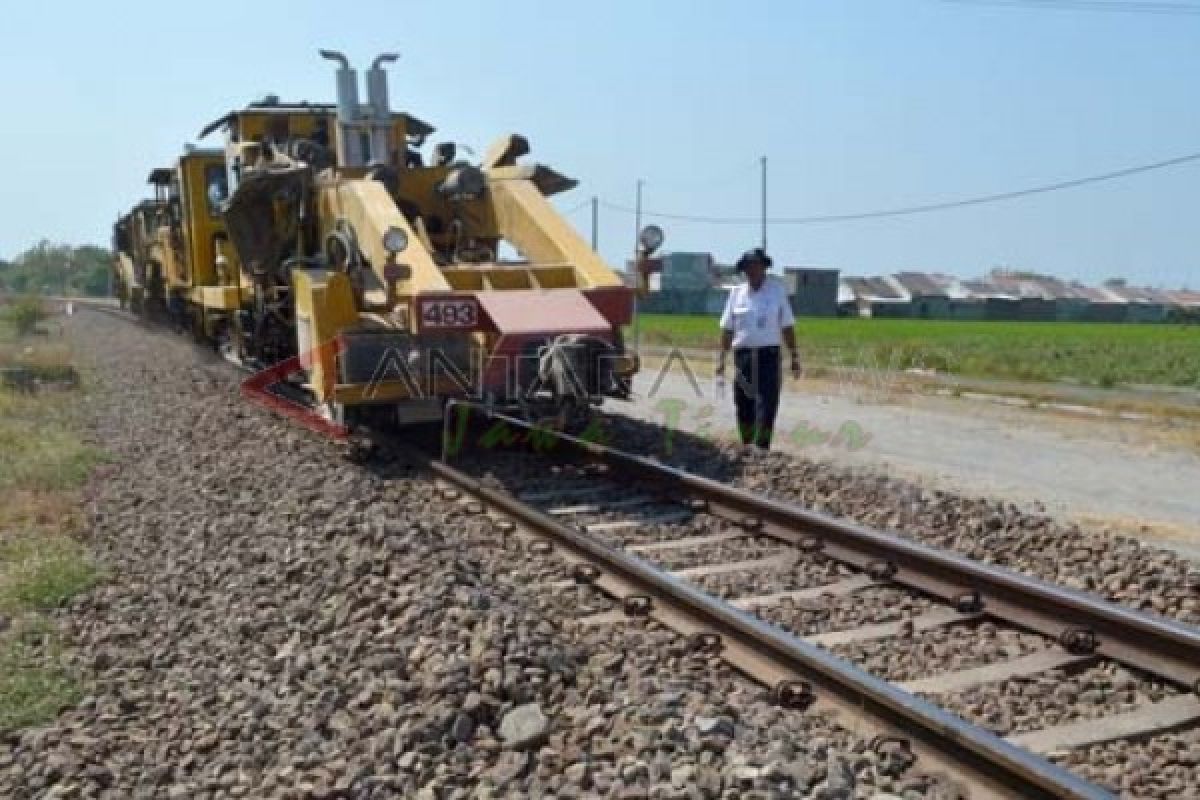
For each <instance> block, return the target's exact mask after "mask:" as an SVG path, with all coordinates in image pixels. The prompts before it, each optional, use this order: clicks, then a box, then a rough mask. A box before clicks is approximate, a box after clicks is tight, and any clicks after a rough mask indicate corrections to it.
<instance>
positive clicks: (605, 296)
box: [584, 286, 633, 326]
mask: <svg viewBox="0 0 1200 800" xmlns="http://www.w3.org/2000/svg"><path fill="white" fill-rule="evenodd" d="M584 294H586V295H587V299H588V300H591V301H592V305H594V306H595V307H596V309H597V310H598V311H599V312H600V313H601V314H603V315H604V318H605V319H607V320H608V321H609V323H610V324H611V325H613V326H617V325H628V324H629V323H630V322H632V321H633V289H630V288H629V287H628V286H604V287H601V288H598V289H585V290H584Z"/></svg>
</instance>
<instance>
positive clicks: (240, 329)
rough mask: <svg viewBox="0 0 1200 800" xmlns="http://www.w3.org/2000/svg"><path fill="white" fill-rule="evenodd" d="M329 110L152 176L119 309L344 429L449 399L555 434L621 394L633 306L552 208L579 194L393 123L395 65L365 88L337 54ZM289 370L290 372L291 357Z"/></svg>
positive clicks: (303, 114) (550, 175) (549, 175)
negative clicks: (493, 409)
mask: <svg viewBox="0 0 1200 800" xmlns="http://www.w3.org/2000/svg"><path fill="white" fill-rule="evenodd" d="M321 54H322V55H323V56H324V57H325V58H328V59H330V60H332V61H335V62H337V64H338V69H337V103H336V104H334V105H320V104H310V103H294V104H289V103H281V102H279V101H278V100H276V99H274V98H268V99H267V100H264V101H262V102H259V103H253V104H251V105H249V106H247V107H246V108H244V109H241V110H238V111H233V112H230V113H228V114H226V115H225V116H223V117H221V118H220V119H218V120H216V121H215V122H213V123H212V124H210V125H209V126H208V127H206V128H205V129H204V131H203V132H202V133H201V138H204V137H206V136H208V135H210V134H212V133H215V132H217V131H223V132H224V134H225V146H224V148H223V149H221V150H191V151H189V152H186V153H185V154H184V155H183V156H182V157H181V158H180V160H179V162H178V163H177V164H176V166H175V167H174V168H173V169H169V170H155V171H154V173H152V174H151V183H152V184H153V185H154V186H155V192H156V196H155V199H154V200H153V201H146V202H145V203H142V204H140V205H139V206H136V207H135V208H134V209H133V210H132V211H131V212H130V213H129V214H127V215H126V216H124V217H122V218H121V219H120V220H119V221H118V224H117V227H116V231H115V234H114V239H115V243H116V245H117V247H116V251H117V260H116V264H115V265H114V268H115V269H116V271H117V280H118V284H119V286H120V287H122V291H123V293H122V297H123V298H126V297H127V298H128V302H129V303H130V304H131V305H133V304H134V298H135V297H136V298H137V306H138V307H139V308H142V307H144V308H145V309H147V310H151V311H152V310H158V311H160V312H161V313H163V314H165V315H166V316H167V317H168V318H171V319H173V320H175V321H176V322H177V323H178V324H180V325H186V326H187V327H188V328H189V329H191V330H192V331H193V332H194V333H195V334H196V335H198V336H202V337H204V338H205V339H207V340H209V341H211V342H213V343H214V344H216V345H217V346H218V347H219V348H220V349H221V351H222V352H223V353H224V354H225V355H226V356H227V357H228V358H230V359H231V360H235V361H239V362H241V363H245V364H249V365H252V366H255V367H258V368H262V369H267V368H269V367H272V366H276V365H279V364H281V363H283V364H285V365H288V366H286V367H285V368H284V369H282V370H281V371H280V372H279V375H278V377H281V378H282V377H285V375H286V377H288V378H289V379H290V380H291V381H292V382H294V383H302V384H303V386H304V388H305V389H306V391H307V392H308V393H309V396H310V397H311V399H312V401H313V405H314V407H315V408H316V409H317V410H318V411H319V413H321V414H322V415H323V416H324V417H325V418H326V419H329V420H331V421H333V422H336V423H341V422H342V421H343V420H344V419H345V418H346V417H348V416H352V412H354V411H356V410H360V409H364V408H367V407H373V408H386V409H389V410H391V409H396V410H397V413H398V417H399V419H400V421H401V422H405V421H415V420H419V419H432V418H435V417H438V416H440V414H441V409H442V406H443V404H444V401H445V400H446V399H447V398H449V397H464V396H473V397H475V398H476V399H479V400H481V401H484V402H487V403H490V404H492V405H494V406H497V407H502V408H506V409H509V410H519V411H523V412H527V413H529V414H535V415H538V416H545V415H546V414H548V413H549V414H556V415H560V417H561V418H565V417H570V416H574V415H577V414H580V413H584V412H586V411H587V410H588V409H589V408H591V407H592V406H595V405H598V404H599V403H600V402H601V399H602V398H604V397H620V398H625V397H628V394H629V391H630V380H631V378H632V376H633V374H634V372H635V371H636V369H637V360H636V358H635V357H634V355H633V354H631V353H628V352H627V351H626V350H625V347H624V343H623V341H622V336H621V329H622V326H625V325H627V324H628V323H629V322H630V321H631V318H632V314H633V302H634V301H633V290H632V289H630V288H628V287H626V286H625V285H624V283H623V282H622V280H621V279H620V277H619V276H618V275H617V273H615V272H614V271H613V270H612V269H610V268H609V267H608V266H607V265H606V264H605V263H604V262H603V261H602V260H601V259H600V258H599V256H598V255H597V254H596V253H595V252H593V251H592V250H591V249H590V248H589V247H588V245H587V244H586V243H585V242H584V241H583V240H582V239H581V238H580V236H579V235H578V234H577V233H576V232H575V231H574V230H573V228H572V227H571V226H570V225H569V224H568V223H567V222H566V221H565V220H564V219H563V218H562V217H561V216H560V215H559V214H558V213H557V211H556V210H555V209H554V207H553V206H552V205H551V204H550V203H549V201H548V200H547V198H548V197H549V196H551V195H553V194H555V193H558V192H562V191H566V190H568V189H571V188H573V187H574V186H575V184H576V182H575V181H573V180H571V179H569V178H566V177H564V176H563V175H561V174H559V173H558V172H556V171H554V170H553V169H551V168H549V167H546V166H542V165H533V164H524V163H518V161H519V159H521V157H522V156H525V155H527V154H528V152H529V145H528V142H527V141H526V140H525V139H524V138H523V137H521V136H519V135H515V134H514V135H509V136H505V137H503V138H501V139H500V140H499V141H497V142H496V143H494V144H493V145H492V146H491V147H490V148H489V149H488V151H487V152H486V154H485V156H484V158H483V159H482V162H481V163H478V164H475V163H469V162H467V161H464V160H461V159H459V158H458V154H457V148H456V146H455V145H454V144H453V143H449V142H448V143H443V144H438V145H436V146H435V147H433V148H432V153H431V154H430V157H429V158H428V161H427V160H426V157H425V156H424V155H423V153H422V148H423V147H424V144H425V142H426V139H427V138H428V137H429V135H430V134H432V133H433V128H432V127H430V126H429V125H427V124H426V123H424V122H422V121H421V120H419V119H416V118H415V117H412V116H409V115H407V114H404V113H398V112H393V111H391V110H390V108H389V102H388V89H387V73H386V71H385V69H384V66H385V64H387V63H389V62H391V61H394V60H395V58H396V56H394V55H391V54H384V55H381V56H379V57H378V58H376V59H375V61H374V63H373V64H372V66H371V68H370V69H369V70H368V71H367V74H366V78H367V87H366V88H367V99H366V102H365V103H360V101H359V95H358V89H359V85H358V75H357V72H356V70H354V69H352V68H351V67H350V65H349V63H348V62H347V60H346V58H345V57H344V56H342V55H341V54H340V53H336V52H330V51H321ZM289 359H291V361H289Z"/></svg>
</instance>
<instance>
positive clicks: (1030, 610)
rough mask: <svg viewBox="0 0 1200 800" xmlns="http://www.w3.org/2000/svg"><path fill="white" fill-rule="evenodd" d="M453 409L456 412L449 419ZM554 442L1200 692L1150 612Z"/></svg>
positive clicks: (737, 517) (1185, 656)
mask: <svg viewBox="0 0 1200 800" xmlns="http://www.w3.org/2000/svg"><path fill="white" fill-rule="evenodd" d="M454 405H455V406H457V407H466V408H468V409H469V410H470V411H471V412H472V413H475V414H481V415H483V416H485V417H487V418H489V419H494V420H502V421H503V422H505V423H506V424H508V425H512V426H514V427H516V428H518V429H522V430H526V431H530V432H532V431H534V430H535V426H533V425H530V424H529V423H527V422H524V421H522V420H519V419H515V418H513V417H511V416H507V415H504V414H499V413H496V412H493V411H491V410H489V409H487V408H486V407H483V406H479V405H478V404H474V403H466V402H459V403H455V404H454ZM449 416H450V410H449V409H448V410H447V420H449ZM537 430H538V433H539V435H542V434H549V435H550V436H552V437H553V441H556V442H561V443H563V444H565V445H567V446H568V447H569V448H570V450H571V451H572V452H574V453H576V454H578V455H581V456H583V457H584V458H586V459H588V460H591V461H593V462H599V463H605V464H608V465H609V467H610V468H611V469H613V470H614V472H616V473H618V474H620V473H624V476H625V477H627V478H633V479H636V480H638V481H640V482H642V483H646V482H649V483H652V484H656V485H658V486H660V487H662V488H663V489H664V490H667V491H668V492H669V494H670V496H671V497H672V498H673V499H678V500H683V501H689V500H690V501H692V502H693V503H700V504H703V506H704V507H705V510H707V511H708V512H709V513H712V514H715V515H717V516H721V517H724V518H726V519H729V520H732V521H734V522H736V523H739V524H742V525H743V526H746V527H747V528H749V529H750V530H753V531H754V532H758V533H762V534H764V535H768V536H773V537H776V538H779V539H782V540H786V541H790V542H793V543H796V544H800V545H802V546H805V547H807V548H809V549H812V550H820V551H821V552H824V553H825V554H827V555H828V556H830V557H832V558H834V559H836V560H839V561H843V562H845V563H848V564H852V565H854V566H857V567H859V568H861V569H864V570H866V571H867V572H869V573H871V574H874V575H877V576H879V577H881V578H886V579H887V580H888V581H890V582H894V583H897V584H899V585H903V586H907V587H909V588H912V589H916V590H919V591H922V592H925V593H927V594H930V595H932V596H935V597H939V598H942V599H944V600H946V601H948V602H950V603H952V604H955V605H957V606H959V607H961V608H963V609H964V610H976V611H979V612H982V613H983V614H985V615H988V616H991V617H993V618H995V619H999V620H1003V621H1006V622H1009V623H1011V624H1015V625H1018V626H1020V627H1024V628H1027V629H1029V630H1033V631H1036V632H1038V633H1041V634H1043V635H1046V636H1049V637H1051V638H1054V639H1056V640H1058V641H1059V642H1060V643H1061V644H1062V645H1063V646H1064V647H1066V648H1067V649H1069V650H1071V651H1073V652H1081V653H1082V652H1094V653H1096V654H1098V655H1101V656H1104V657H1107V658H1110V659H1113V660H1115V661H1118V662H1120V663H1122V664H1125V665H1128V666H1132V667H1136V668H1138V669H1141V670H1144V671H1145V672H1148V673H1150V674H1152V675H1155V676H1157V677H1159V678H1162V679H1164V680H1167V681H1169V682H1171V683H1173V684H1176V685H1179V686H1182V687H1184V688H1186V689H1187V690H1189V691H1193V692H1200V630H1198V629H1196V628H1193V627H1189V626H1187V625H1184V624H1182V623H1179V622H1176V621H1174V620H1169V619H1166V618H1163V617H1158V616H1152V615H1149V614H1145V613H1142V612H1139V611H1135V610H1133V609H1130V608H1127V607H1125V606H1122V605H1119V604H1116V603H1112V602H1109V601H1107V600H1103V599H1101V598H1099V597H1096V596H1094V595H1090V594H1086V593H1084V592H1079V591H1075V590H1072V589H1068V588H1065V587H1062V586H1056V585H1054V584H1051V583H1047V582H1046V581H1042V580H1039V579H1037V578H1031V577H1029V576H1027V575H1023V574H1020V573H1017V572H1014V571H1012V570H1009V569H1006V568H1004V567H999V566H994V565H990V564H984V563H982V562H979V561H974V560H972V559H970V558H967V557H965V556H961V555H958V554H956V553H952V552H949V551H946V550H939V549H937V548H934V547H930V546H928V545H923V544H920V543H917V542H914V541H911V540H909V539H905V538H903V537H901V536H900V535H898V534H894V533H885V532H882V531H877V530H874V529H872V528H868V527H866V526H863V525H859V524H857V523H853V522H848V521H846V520H842V519H838V518H836V517H832V516H829V515H827V514H822V513H820V512H818V511H813V510H811V509H807V508H803V507H801V506H796V505H792V504H787V503H783V502H780V501H778V500H773V499H771V498H767V497H763V496H760V495H756V494H753V493H751V492H748V491H746V490H744V489H739V488H735V487H732V486H728V485H725V484H723V483H719V482H717V481H714V480H711V479H708V478H703V477H700V476H698V475H693V474H691V473H688V472H684V471H683V470H680V469H677V468H675V467H671V466H667V465H664V464H661V463H659V462H657V461H654V460H651V459H649V458H646V457H644V456H639V455H634V454H631V453H626V452H622V451H619V450H614V449H613V448H610V447H605V446H604V445H600V444H596V443H593V442H588V441H584V440H582V439H579V438H578V437H574V436H570V435H567V434H563V433H559V432H555V431H544V430H543V429H537Z"/></svg>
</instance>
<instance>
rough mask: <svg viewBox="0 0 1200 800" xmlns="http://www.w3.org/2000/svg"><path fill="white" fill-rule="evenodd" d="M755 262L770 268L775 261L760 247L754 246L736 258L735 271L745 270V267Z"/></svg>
mask: <svg viewBox="0 0 1200 800" xmlns="http://www.w3.org/2000/svg"><path fill="white" fill-rule="evenodd" d="M755 263H758V264H762V265H763V266H764V267H766V268H767V269H770V268H771V265H772V264H774V263H775V262H774V261H772V260H771V257H770V256H769V255H767V251H766V250H763V249H762V248H761V247H756V248H754V249H753V250H747V251H746V252H744V253H742V257H741V258H739V259H738V260H737V271H738V272H745V271H746V267H748V266H749V265H751V264H755Z"/></svg>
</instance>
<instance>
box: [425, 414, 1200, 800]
mask: <svg viewBox="0 0 1200 800" xmlns="http://www.w3.org/2000/svg"><path fill="white" fill-rule="evenodd" d="M458 408H460V409H463V410H465V411H469V412H470V413H472V414H475V415H478V416H480V417H482V418H485V419H487V420H489V421H490V423H491V424H493V425H495V424H499V425H502V426H504V427H505V428H506V430H507V431H508V433H507V434H506V436H505V437H502V438H507V439H508V440H509V441H510V442H511V441H515V442H518V443H520V442H524V443H528V442H530V441H531V440H533V439H536V441H537V444H538V447H539V449H541V450H544V451H549V452H552V453H554V454H556V455H557V456H559V457H560V458H559V459H558V464H557V466H556V467H555V468H554V469H553V470H551V471H549V474H548V470H547V468H546V462H545V461H544V460H541V461H537V462H535V463H536V466H533V467H532V468H531V467H529V466H528V464H529V462H528V460H527V459H526V460H525V461H524V462H523V461H522V458H523V457H522V456H519V455H518V456H513V455H512V454H505V455H495V454H493V455H488V456H484V457H478V454H474V455H473V457H472V459H471V462H472V464H473V465H476V466H479V465H483V467H484V468H485V469H487V467H488V466H490V467H491V468H490V469H489V470H488V471H487V473H486V474H485V475H482V476H480V475H472V474H468V473H467V472H466V471H464V469H460V468H459V467H457V466H455V465H454V464H453V463H451V462H452V461H453V459H452V458H451V454H449V453H443V454H442V457H441V458H434V457H431V458H430V459H429V462H428V466H429V468H430V469H432V470H433V471H434V472H435V473H436V474H437V475H438V476H439V478H440V479H441V480H442V481H443V483H444V485H445V488H446V496H447V498H450V499H460V500H461V501H462V502H466V503H468V504H470V505H472V507H473V510H475V511H477V512H479V513H483V512H485V511H489V512H491V513H493V514H495V515H497V516H498V519H497V520H496V522H495V524H496V526H497V528H498V529H499V531H500V532H501V533H502V534H505V535H520V536H526V537H529V542H528V543H527V552H528V554H529V556H530V557H531V558H535V559H542V560H546V561H553V562H557V564H558V571H557V576H556V577H554V578H553V579H550V580H547V581H546V582H545V583H544V584H542V585H540V586H538V587H536V588H538V589H539V590H546V591H555V590H567V589H570V588H571V587H576V586H578V585H579V584H586V585H589V586H592V587H595V589H597V590H598V591H599V592H602V593H604V594H605V595H607V596H608V597H609V598H611V600H612V603H611V607H609V608H606V609H605V610H602V611H591V612H589V613H586V614H585V615H584V616H583V617H582V618H581V620H580V621H581V622H582V623H583V624H586V625H613V624H621V623H622V621H623V620H625V619H627V618H629V617H649V618H652V619H654V620H657V621H658V622H660V623H661V624H663V625H665V626H667V627H669V628H671V629H673V630H674V631H676V632H677V633H678V634H680V635H681V636H684V637H686V638H687V642H688V643H689V646H691V647H694V648H696V649H699V650H702V651H711V652H712V653H713V654H719V656H720V657H721V658H722V659H724V660H725V661H726V662H728V663H729V664H730V665H731V666H733V667H735V668H736V669H737V670H739V671H741V672H743V673H745V674H746V675H748V676H750V677H752V678H754V679H756V680H757V681H759V682H760V683H762V684H763V685H764V686H767V687H770V688H771V690H772V692H773V695H774V697H775V699H776V700H777V702H779V703H781V704H783V705H787V706H792V707H798V708H804V709H811V710H814V711H819V710H822V709H832V710H834V711H836V712H837V714H838V719H839V722H841V723H842V724H844V725H846V726H848V727H849V728H850V729H852V730H855V731H856V732H860V733H864V734H867V735H871V736H874V737H876V738H875V741H876V743H877V744H878V746H881V747H889V748H893V749H895V750H898V751H900V752H905V753H911V754H912V755H913V756H915V757H916V758H917V759H918V761H919V763H920V764H921V768H922V769H923V770H925V771H933V772H945V773H949V774H951V775H953V776H954V777H955V779H956V780H957V782H958V783H959V785H960V786H963V787H969V789H968V793H967V794H966V796H969V797H1108V796H1111V795H1110V794H1109V793H1108V792H1107V791H1106V790H1105V789H1103V788H1101V787H1098V786H1095V785H1093V784H1090V783H1088V782H1086V781H1084V780H1082V779H1080V778H1079V777H1077V776H1075V775H1073V774H1072V773H1071V772H1069V771H1068V770H1066V769H1064V768H1062V767H1060V766H1056V765H1055V763H1054V761H1055V760H1059V761H1062V760H1069V759H1066V756H1068V755H1069V753H1070V752H1072V751H1074V750H1076V749H1078V748H1084V747H1088V746H1094V745H1102V744H1105V743H1112V742H1120V741H1123V740H1133V739H1142V738H1145V737H1149V736H1152V735H1156V734H1161V733H1164V732H1169V731H1173V730H1178V729H1181V728H1188V727H1191V726H1195V725H1197V724H1200V699H1198V698H1197V690H1198V689H1200V631H1197V630H1195V629H1193V628H1190V627H1188V626H1185V625H1182V624H1179V623H1175V622H1172V621H1168V620H1165V619H1161V618H1158V617H1153V616H1150V615H1147V614H1143V613H1140V612H1136V611H1132V610H1130V609H1127V608H1125V607H1122V606H1119V605H1116V604H1113V603H1108V602H1106V601H1103V600H1100V599H1098V598H1095V597H1093V596H1090V595H1086V594H1083V593H1079V592H1075V591H1072V590H1068V589H1064V588H1062V587H1058V586H1054V585H1052V584H1048V583H1046V582H1043V581H1039V580H1036V579H1033V578H1029V577H1026V576H1023V575H1020V574H1018V573H1014V572H1011V571H1009V570H1006V569H1003V568H999V567H993V566H988V565H984V564H981V563H979V562H976V561H973V560H970V559H967V558H964V557H961V556H958V555H955V554H952V553H948V552H945V551H941V550H937V549H935V548H930V547H927V546H924V545H920V544H917V543H914V542H911V541H908V540H905V539H902V538H899V537H897V536H895V535H891V534H886V533H883V532H879V531H875V530H871V529H868V528H865V527H862V526H859V525H855V524H852V523H848V522H845V521H843V520H838V519H835V518H831V517H828V516H825V515H822V514H819V513H814V512H811V511H808V510H805V509H802V508H798V507H795V506H790V505H786V504H782V503H778V502H775V501H773V500H770V499H768V498H764V497H760V496H756V495H753V494H751V493H748V492H745V491H742V490H739V489H736V488H732V487H729V486H726V485H724V484H721V483H717V482H714V481H711V480H708V479H705V478H701V477H698V476H695V475H691V474H688V473H685V472H682V471H679V470H676V469H673V468H671V467H667V466H664V465H662V464H660V463H658V462H656V461H653V460H651V459H647V458H644V457H641V456H637V455H632V454H628V453H623V452H620V451H616V450H613V449H610V448H606V447H603V446H600V445H596V444H593V443H590V442H586V441H582V440H580V439H576V438H574V437H570V436H567V435H564V434H559V433H554V432H550V431H545V430H539V429H536V428H533V427H532V426H530V425H528V424H527V423H525V422H522V421H520V420H517V419H513V418H510V417H504V416H502V415H498V414H493V413H490V412H488V411H487V410H486V409H483V408H481V407H478V406H473V405H471V404H459V405H458ZM450 418H451V416H450V415H448V417H447V419H448V420H449V419H450ZM448 438H449V436H448V434H447V435H445V436H444V437H443V441H445V440H447V439H448ZM464 460H465V459H464ZM523 465H524V466H523ZM930 643H934V644H940V645H941V647H940V649H939V647H936V646H930ZM947 654H948V655H947ZM855 663H857V664H859V665H863V666H866V667H868V668H869V669H870V672H868V671H867V670H866V669H862V668H860V667H859V666H855ZM872 673H875V674H872ZM1028 686H1038V687H1040V688H1042V689H1046V690H1047V692H1046V694H1047V695H1048V696H1049V702H1034V701H1031V700H1030V698H1029V697H1028V696H1027V695H1028V694H1029V693H1027V692H1023V691H1022V687H1028ZM1063 687H1066V688H1065V689H1064V688H1063ZM1106 688H1112V691H1111V692H1110V693H1109V694H1110V695H1111V696H1110V697H1107V698H1100V701H1099V702H1097V692H1100V693H1101V694H1103V693H1104V692H1105V690H1106ZM960 715H961V716H960ZM964 717H965V718H967V719H970V720H971V721H969V722H968V721H967V719H964Z"/></svg>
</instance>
